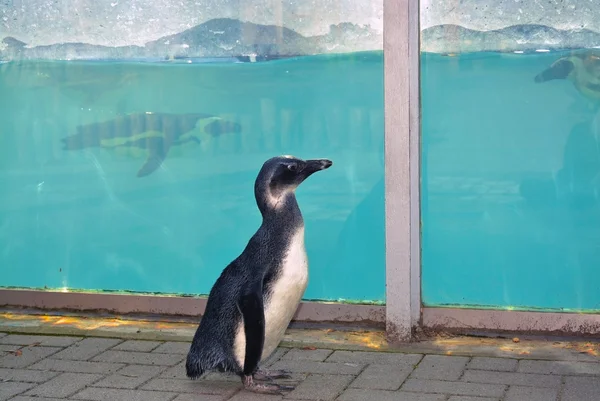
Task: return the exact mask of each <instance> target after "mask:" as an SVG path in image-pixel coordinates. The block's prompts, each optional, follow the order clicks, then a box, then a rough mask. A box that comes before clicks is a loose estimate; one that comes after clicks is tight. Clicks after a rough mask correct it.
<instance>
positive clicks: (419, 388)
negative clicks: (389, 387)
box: [401, 379, 507, 397]
mask: <svg viewBox="0 0 600 401" xmlns="http://www.w3.org/2000/svg"><path fill="white" fill-rule="evenodd" d="M506 387H507V386H505V385H503V384H483V383H465V382H452V381H441V380H422V379H408V380H406V382H404V384H403V385H402V387H401V390H402V391H412V392H420V393H442V394H450V395H473V396H479V397H502V396H503V395H504V391H505V390H506Z"/></svg>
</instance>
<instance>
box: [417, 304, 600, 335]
mask: <svg viewBox="0 0 600 401" xmlns="http://www.w3.org/2000/svg"><path fill="white" fill-rule="evenodd" d="M423 326H424V327H427V328H431V329H435V330H455V331H459V332H469V331H471V332H472V331H475V330H484V331H492V332H499V333H501V332H513V333H522V334H546V335H561V336H562V335H575V336H596V337H597V336H598V335H599V334H600V315H592V314H580V313H553V312H521V311H499V310H489V309H455V308H423Z"/></svg>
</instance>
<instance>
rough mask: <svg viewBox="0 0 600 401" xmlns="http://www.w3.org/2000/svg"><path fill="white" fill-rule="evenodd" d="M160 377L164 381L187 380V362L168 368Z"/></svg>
mask: <svg viewBox="0 0 600 401" xmlns="http://www.w3.org/2000/svg"><path fill="white" fill-rule="evenodd" d="M159 377H160V378H163V379H181V380H183V379H187V378H188V377H187V376H186V375H185V361H183V362H181V363H179V364H177V365H175V366H173V367H170V368H168V369H167V370H165V371H164V372H162V373H161V374H160V376H159Z"/></svg>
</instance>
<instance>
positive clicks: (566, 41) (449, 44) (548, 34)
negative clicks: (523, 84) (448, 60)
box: [421, 25, 600, 53]
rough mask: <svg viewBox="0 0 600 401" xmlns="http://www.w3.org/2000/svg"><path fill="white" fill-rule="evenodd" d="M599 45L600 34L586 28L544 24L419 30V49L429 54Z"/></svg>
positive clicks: (457, 26)
mask: <svg viewBox="0 0 600 401" xmlns="http://www.w3.org/2000/svg"><path fill="white" fill-rule="evenodd" d="M596 46H600V33H598V32H594V31H591V30H589V29H572V30H561V29H555V28H552V27H548V26H545V25H513V26H509V27H506V28H502V29H496V30H490V31H477V30H473V29H468V28H465V27H462V26H459V25H437V26H432V27H430V28H427V29H424V30H423V31H422V32H421V50H422V51H425V52H431V53H467V52H484V51H488V52H513V51H523V52H533V51H536V50H538V49H546V50H568V49H581V48H591V47H596Z"/></svg>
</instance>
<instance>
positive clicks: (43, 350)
mask: <svg viewBox="0 0 600 401" xmlns="http://www.w3.org/2000/svg"><path fill="white" fill-rule="evenodd" d="M60 350H61V349H60V348H55V347H25V348H22V349H21V350H20V352H21V353H20V354H19V355H17V354H13V353H10V354H5V355H3V356H1V357H0V368H24V367H27V366H29V365H32V364H34V363H36V362H38V361H40V360H42V359H44V358H46V357H48V356H50V355H52V354H55V353H57V352H59V351H60Z"/></svg>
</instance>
